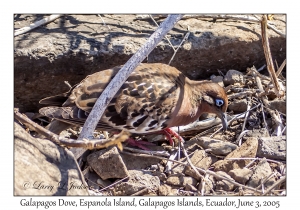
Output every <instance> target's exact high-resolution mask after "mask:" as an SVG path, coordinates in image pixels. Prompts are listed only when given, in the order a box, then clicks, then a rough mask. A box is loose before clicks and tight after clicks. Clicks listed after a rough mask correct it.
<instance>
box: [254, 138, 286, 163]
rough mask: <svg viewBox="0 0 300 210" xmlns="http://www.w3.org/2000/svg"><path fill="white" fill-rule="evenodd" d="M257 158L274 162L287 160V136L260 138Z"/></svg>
mask: <svg viewBox="0 0 300 210" xmlns="http://www.w3.org/2000/svg"><path fill="white" fill-rule="evenodd" d="M257 156H258V157H265V158H269V159H272V160H274V159H275V160H286V136H271V137H261V138H259V139H258V149H257Z"/></svg>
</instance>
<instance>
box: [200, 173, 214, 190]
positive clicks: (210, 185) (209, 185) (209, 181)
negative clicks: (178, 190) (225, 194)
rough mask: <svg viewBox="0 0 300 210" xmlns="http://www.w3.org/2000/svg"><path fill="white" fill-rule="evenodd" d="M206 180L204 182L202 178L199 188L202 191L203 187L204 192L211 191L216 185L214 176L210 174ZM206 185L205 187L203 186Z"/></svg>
mask: <svg viewBox="0 0 300 210" xmlns="http://www.w3.org/2000/svg"><path fill="white" fill-rule="evenodd" d="M205 180H206V181H205V182H204V181H203V180H201V182H200V184H199V186H198V190H199V191H200V192H201V190H202V188H203V193H204V194H206V193H209V192H210V191H211V190H212V189H214V185H215V179H214V177H213V176H211V175H210V176H208V178H207V179H205ZM203 185H204V187H203Z"/></svg>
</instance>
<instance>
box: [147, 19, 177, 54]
mask: <svg viewBox="0 0 300 210" xmlns="http://www.w3.org/2000/svg"><path fill="white" fill-rule="evenodd" d="M149 16H150V18H151V19H152V21H153V22H154V23H155V25H156V26H157V27H158V26H159V25H158V24H157V22H156V21H155V20H154V18H153V17H152V15H149ZM164 38H165V39H166V40H167V41H168V42H169V44H170V45H171V47H172V49H173V50H174V52H175V48H174V46H173V45H172V43H171V41H170V39H169V38H168V37H167V36H164Z"/></svg>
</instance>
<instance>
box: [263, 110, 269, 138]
mask: <svg viewBox="0 0 300 210" xmlns="http://www.w3.org/2000/svg"><path fill="white" fill-rule="evenodd" d="M261 113H262V116H263V119H264V124H265V127H266V129H267V132H268V135H269V136H270V133H269V128H268V124H267V121H266V117H265V112H264V106H261Z"/></svg>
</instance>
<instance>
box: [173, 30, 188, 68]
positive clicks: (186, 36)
mask: <svg viewBox="0 0 300 210" xmlns="http://www.w3.org/2000/svg"><path fill="white" fill-rule="evenodd" d="M189 35H190V32H189V31H188V32H187V33H186V35H185V36H184V38H183V39H182V41H181V42H180V44H179V46H178V47H177V48H176V50H175V52H174V53H173V56H172V58H171V59H170V61H169V63H168V65H170V64H171V62H172V61H173V58H174V57H175V55H176V53H177V51H178V50H179V48H180V47H181V45H182V44H183V42H185V40H187V39H188V37H189Z"/></svg>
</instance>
